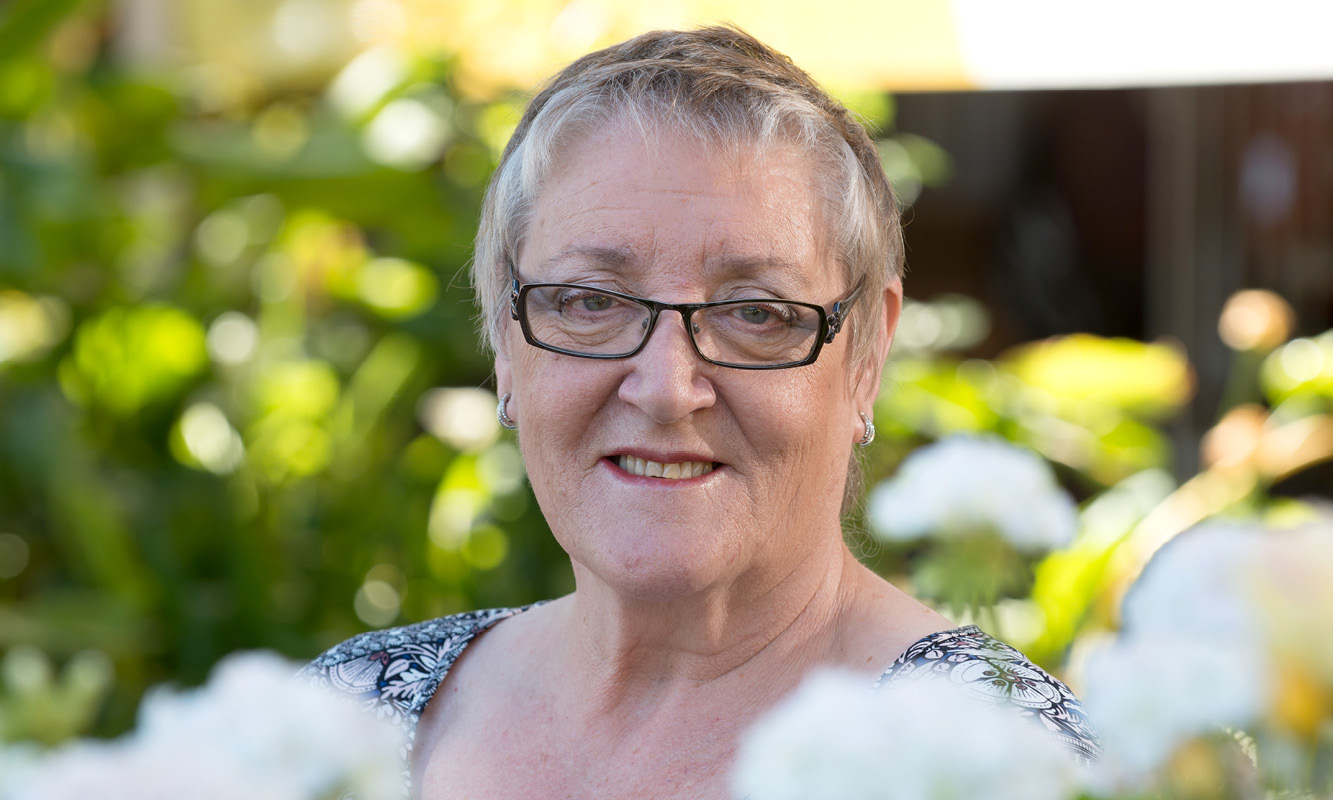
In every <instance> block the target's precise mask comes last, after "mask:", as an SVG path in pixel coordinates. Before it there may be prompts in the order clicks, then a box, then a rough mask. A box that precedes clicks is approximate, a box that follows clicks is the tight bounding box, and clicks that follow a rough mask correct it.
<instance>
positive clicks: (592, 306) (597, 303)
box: [574, 294, 615, 311]
mask: <svg viewBox="0 0 1333 800" xmlns="http://www.w3.org/2000/svg"><path fill="white" fill-rule="evenodd" d="M574 302H575V303H577V304H578V306H579V309H580V310H582V311H605V310H607V309H608V308H610V307H611V306H612V305H614V304H615V301H614V300H612V299H611V298H610V297H607V296H606V295H604V294H590V295H585V296H584V297H580V298H578V299H577V300H575V301H574Z"/></svg>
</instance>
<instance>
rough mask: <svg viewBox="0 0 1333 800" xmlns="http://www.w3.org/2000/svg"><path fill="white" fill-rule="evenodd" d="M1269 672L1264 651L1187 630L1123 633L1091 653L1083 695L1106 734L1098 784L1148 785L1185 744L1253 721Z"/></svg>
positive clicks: (1106, 786) (1116, 786)
mask: <svg viewBox="0 0 1333 800" xmlns="http://www.w3.org/2000/svg"><path fill="white" fill-rule="evenodd" d="M1266 675H1267V670H1266V661H1265V658H1264V656H1263V655H1262V654H1261V653H1259V652H1256V651H1255V650H1253V649H1251V648H1246V647H1239V646H1237V645H1235V643H1234V642H1231V641H1218V640H1211V639H1208V638H1203V637H1194V636H1190V635H1189V633H1188V632H1187V631H1185V630H1180V631H1176V632H1175V633H1174V635H1164V634H1160V633H1158V634H1153V635H1149V636H1139V637H1135V636H1129V637H1121V638H1120V639H1119V640H1117V641H1116V642H1115V643H1113V644H1110V645H1108V646H1106V647H1104V648H1102V649H1101V650H1098V651H1096V652H1094V653H1093V654H1091V655H1090V656H1089V659H1088V664H1087V667H1086V674H1085V677H1086V684H1087V689H1086V691H1085V693H1084V701H1085V708H1086V709H1087V711H1088V718H1089V719H1090V720H1092V722H1093V725H1094V726H1096V728H1097V730H1098V732H1099V733H1100V734H1101V737H1102V747H1103V755H1102V759H1101V761H1100V763H1099V764H1098V765H1097V775H1098V781H1099V786H1100V788H1101V789H1102V790H1103V791H1107V792H1109V791H1115V790H1117V789H1136V788H1141V787H1143V786H1146V785H1147V784H1148V782H1149V781H1150V778H1151V773H1152V772H1153V770H1155V769H1157V768H1158V767H1160V766H1161V765H1162V764H1163V763H1165V762H1166V760H1167V759H1168V758H1169V757H1170V756H1171V754H1172V753H1174V752H1175V751H1176V750H1177V749H1178V748H1179V747H1180V746H1181V745H1182V744H1184V743H1185V742H1187V741H1189V740H1191V739H1193V738H1195V737H1198V736H1201V735H1204V734H1207V733H1210V732H1215V731H1217V730H1220V729H1221V728H1222V727H1223V726H1233V727H1243V726H1246V725H1249V724H1251V723H1252V722H1254V721H1255V719H1256V718H1257V717H1258V715H1259V714H1260V713H1261V712H1262V710H1263V707H1264V703H1265V702H1266V700H1267V678H1266Z"/></svg>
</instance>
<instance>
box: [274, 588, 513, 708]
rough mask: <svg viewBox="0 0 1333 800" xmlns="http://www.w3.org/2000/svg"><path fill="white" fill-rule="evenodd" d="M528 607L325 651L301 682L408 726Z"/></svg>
mask: <svg viewBox="0 0 1333 800" xmlns="http://www.w3.org/2000/svg"><path fill="white" fill-rule="evenodd" d="M527 608H529V606H521V607H517V608H492V609H486V610H482V611H468V612H464V613H462V614H452V615H450V616H447V617H439V618H437V619H432V620H427V621H425V622H418V623H415V624H413V625H405V626H402V627H399V628H390V629H387V630H381V631H370V632H368V633H362V634H358V635H356V636H353V637H352V638H350V639H347V640H346V641H344V642H341V643H339V644H337V645H334V646H333V647H331V648H329V649H328V650H326V651H324V652H323V653H322V654H320V655H319V656H318V657H317V658H315V659H314V660H313V661H311V662H310V663H309V664H307V665H306V666H305V667H304V668H303V669H302V670H301V671H300V673H298V677H300V678H301V679H303V680H307V681H309V682H311V683H313V684H315V685H316V686H319V687H321V688H325V689H328V690H330V691H334V692H337V693H339V694H344V695H349V696H351V697H352V698H353V699H355V700H357V701H358V702H360V703H362V704H363V705H364V706H365V707H366V708H367V710H371V711H374V712H376V714H377V715H378V716H381V717H385V718H388V719H390V720H392V721H394V722H397V723H399V724H407V723H408V721H409V719H410V718H414V717H415V716H416V715H419V714H420V713H421V709H423V708H425V706H426V702H427V701H428V700H430V698H431V696H432V695H433V694H434V693H435V689H436V687H438V686H439V685H440V683H441V681H443V680H444V676H445V675H446V674H448V672H449V668H450V667H451V666H453V663H454V661H455V660H457V658H458V655H459V654H460V653H461V652H462V651H463V649H464V648H465V647H467V645H468V643H469V642H471V641H472V640H473V639H474V638H475V637H476V636H477V635H478V634H480V633H482V632H484V631H485V630H486V629H488V628H490V627H491V626H492V625H494V624H496V623H497V622H499V621H500V620H503V619H507V618H509V617H512V616H514V615H515V614H518V613H520V612H522V611H524V610H526V609H527Z"/></svg>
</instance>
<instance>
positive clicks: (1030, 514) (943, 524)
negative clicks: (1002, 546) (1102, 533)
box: [869, 436, 1078, 551]
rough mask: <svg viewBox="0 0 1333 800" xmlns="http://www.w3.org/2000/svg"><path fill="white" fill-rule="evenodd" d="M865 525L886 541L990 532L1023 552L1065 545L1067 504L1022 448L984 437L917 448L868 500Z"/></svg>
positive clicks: (1073, 518)
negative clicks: (867, 524) (868, 523)
mask: <svg viewBox="0 0 1333 800" xmlns="http://www.w3.org/2000/svg"><path fill="white" fill-rule="evenodd" d="M869 516H870V525H871V527H872V528H873V529H874V530H875V532H876V533H878V534H879V535H880V536H881V537H883V538H886V539H917V538H920V537H923V536H929V535H936V536H942V537H956V536H966V535H969V534H975V533H978V532H984V531H993V532H995V533H997V534H999V535H1000V536H1002V537H1004V539H1006V540H1007V541H1008V542H1009V543H1010V544H1012V545H1013V546H1014V547H1015V548H1017V549H1019V550H1023V551H1040V550H1049V549H1053V548H1057V547H1061V546H1063V545H1066V544H1068V543H1069V542H1070V541H1071V540H1072V539H1073V537H1074V532H1075V529H1076V527H1077V522H1078V520H1077V512H1076V510H1075V507H1074V502H1073V500H1071V499H1070V498H1069V495H1068V494H1066V493H1065V492H1064V490H1063V489H1061V488H1060V486H1059V484H1057V483H1056V481H1055V476H1054V474H1053V473H1052V472H1051V468H1050V466H1049V465H1047V463H1046V462H1045V461H1044V460H1042V458H1041V457H1040V456H1038V455H1036V454H1035V453H1032V452H1031V451H1029V450H1025V449H1023V448H1020V447H1017V446H1015V445H1012V444H1010V443H1008V442H1006V441H1004V440H1002V439H996V438H992V437H975V436H953V437H950V438H948V439H944V440H942V441H939V442H936V443H935V444H933V445H928V446H926V447H923V448H921V449H920V450H917V451H916V452H914V453H912V454H911V455H909V456H908V457H907V458H906V459H905V460H904V461H903V463H902V466H901V467H900V468H899V470H898V474H897V475H896V476H895V477H894V478H892V479H891V480H889V481H886V482H884V483H881V484H880V485H879V486H877V487H875V490H874V491H873V492H872V493H871V495H870V513H869Z"/></svg>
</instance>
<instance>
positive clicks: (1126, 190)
mask: <svg viewBox="0 0 1333 800" xmlns="http://www.w3.org/2000/svg"><path fill="white" fill-rule="evenodd" d="M1018 5H1019V6H1021V8H1018V9H1016V10H1014V11H1013V12H1012V13H1011V14H1009V15H1008V16H1006V17H1005V18H1004V19H995V18H994V17H995V15H994V13H993V12H990V11H987V9H988V8H992V7H996V6H995V4H993V3H983V2H961V1H960V2H955V3H947V2H943V0H936V2H914V3H895V2H856V1H855V0H847V1H846V2H842V3H825V4H822V5H821V11H820V13H819V14H817V15H812V14H810V12H809V10H808V4H798V3H794V2H791V3H782V2H777V3H775V2H772V1H771V0H770V2H766V3H762V4H760V3H751V2H742V0H733V2H728V3H721V2H714V3H705V2H702V1H700V2H686V1H685V0H678V1H677V2H659V3H651V4H649V3H631V2H613V1H612V0H569V1H568V2H565V1H563V0H548V1H546V2H539V1H538V0H509V1H508V2H480V0H470V1H469V2H462V1H461V0H248V2H244V3H241V2H216V1H215V0H119V1H118V2H105V1H104V2H96V1H94V0H83V1H81V0H13V2H10V3H8V4H5V5H0V649H3V650H4V651H5V655H4V657H3V659H0V739H6V738H7V739H34V740H38V741H46V742H56V741H61V740H64V739H66V738H68V737H70V736H72V735H77V734H85V733H95V734H110V733H115V732H118V731H121V730H123V729H125V728H126V727H127V726H128V725H130V724H131V722H132V719H133V709H134V707H135V705H136V703H137V701H138V698H139V696H140V694H141V693H142V691H143V690H144V688H145V687H147V686H148V685H150V684H153V683H157V682H161V681H167V680H171V681H179V682H183V683H194V682H198V681H199V680H200V679H201V678H202V677H203V676H204V674H205V673H206V672H207V670H208V668H209V667H210V666H211V665H212V664H214V663H215V662H216V661H217V660H218V659H219V658H221V657H222V656H223V655H224V654H226V653H229V652H231V651H234V650H237V649H242V648H271V649H275V650H277V651H280V652H282V653H285V654H288V655H290V656H292V657H295V658H302V659H303V658H308V657H310V656H312V655H314V654H315V653H317V652H318V651H320V650H321V649H323V648H324V647H327V646H328V645H330V644H332V643H334V642H336V641H339V640H341V639H343V638H345V637H347V636H349V635H351V634H353V633H356V632H359V631H361V630H365V629H367V628H372V627H383V626H388V625H393V624H401V623H405V622H411V621H417V620H421V619H426V618H429V617H433V616H438V615H441V614H446V613H450V612H455V611H461V610H465V609H470V608H477V607H486V606H496V605H513V604H519V603H525V602H530V601H533V600H537V599H541V598H548V597H552V596H556V595H559V594H561V593H564V592H566V591H568V590H569V589H570V588H571V585H572V579H571V576H570V572H569V568H568V564H567V562H566V560H565V559H564V557H563V554H562V553H561V552H560V550H559V549H558V547H556V545H555V544H554V543H553V542H552V541H551V540H550V536H549V533H548V532H547V530H546V527H545V524H544V522H543V521H542V519H541V517H540V515H539V513H538V511H537V509H536V506H535V503H534V501H533V500H532V497H531V494H530V492H529V490H528V488H527V485H526V482H525V479H524V475H523V467H522V463H521V460H520V458H519V455H518V452H517V449H516V447H515V444H514V440H513V437H512V435H509V434H506V433H504V432H502V431H501V430H500V429H499V427H498V425H497V423H496V419H495V416H494V409H495V403H496V398H495V394H494V391H493V386H492V384H491V382H490V372H491V369H490V364H489V362H488V361H487V360H486V359H485V358H484V357H483V355H482V353H481V352H480V348H479V345H478V342H477V337H476V336H475V332H474V331H475V320H474V313H475V310H474V307H473V306H472V303H471V297H470V291H469V288H468V285H467V279H466V274H465V269H466V264H467V261H468V258H469V256H470V252H471V241H472V237H473V234H474V226H475V221H476V218H477V210H478V206H479V202H480V197H481V191H482V187H483V185H484V184H485V182H486V180H487V178H488V176H489V174H490V171H491V169H492V168H493V166H494V164H495V162H496V159H497V157H498V154H499V152H500V150H501V148H502V147H503V145H504V143H505V141H506V140H507V137H508V135H509V133H510V131H511V130H512V128H513V126H514V124H515V123H516V121H517V117H518V114H519V112H520V109H521V107H522V104H523V102H524V99H525V98H526V97H527V96H528V93H530V92H531V91H532V89H533V88H534V86H535V84H536V82H537V81H539V80H540V79H541V78H542V77H543V76H545V75H548V74H549V73H550V72H551V71H552V70H553V69H555V68H556V67H558V66H559V65H561V64H563V63H565V62H567V61H568V60H569V59H571V58H573V57H576V56H578V55H580V54H582V53H584V52H587V51H588V50H589V49H591V48H594V47H597V46H600V45H602V44H607V43H610V42H613V41H616V40H618V39H621V38H624V37H625V36H628V35H631V34H633V33H636V32H639V31H642V30H646V29H649V28H652V27H656V26H679V25H689V24H694V23H697V22H706V21H715V20H721V19H728V20H732V21H735V22H737V23H739V24H741V25H742V26H744V27H746V28H748V29H749V30H751V31H752V32H753V33H755V34H757V35H759V36H760V37H761V38H765V39H767V40H768V41H770V42H771V43H772V44H774V45H775V46H777V47H779V48H780V49H782V50H784V51H787V52H789V53H790V54H792V55H793V56H794V57H795V59H796V61H797V62H798V63H800V64H802V65H804V66H806V67H808V68H810V69H811V70H812V71H813V72H814V73H815V74H816V76H817V77H819V78H821V79H822V80H824V81H826V82H827V83H828V85H829V86H830V87H831V88H832V89H833V90H834V91H835V92H836V93H838V94H839V95H840V96H841V97H842V98H843V99H844V100H845V101H846V102H847V103H848V104H849V105H850V106H852V107H853V108H854V109H855V110H856V111H857V112H859V113H860V114H861V115H863V117H864V118H865V119H866V120H867V122H868V123H870V124H871V125H872V126H873V127H874V128H875V130H876V131H877V132H878V136H879V145H880V150H881V153H882V156H883V161H884V164H885V167H886V169H887V170H888V172H889V174H890V176H891V178H892V179H893V181H894V182H895V184H896V186H897V188H898V190H899V194H900V196H901V198H902V200H903V203H904V213H905V218H906V220H907V241H908V261H909V265H910V267H909V268H910V273H909V277H908V281H907V295H908V297H909V302H908V304H907V307H906V308H905V310H904V313H903V318H902V325H901V329H900V332H899V336H898V341H897V344H896V350H895V356H894V359H893V362H892V364H891V366H890V368H889V371H888V374H887V376H886V383H885V391H884V392H883V393H882V395H881V401H880V405H879V407H878V408H877V410H876V411H877V413H876V423H877V425H878V427H879V437H880V438H879V440H878V441H877V442H876V444H875V445H874V447H872V448H871V449H870V450H869V452H868V483H867V490H869V489H870V488H872V487H873V486H875V485H876V484H878V483H880V482H881V481H883V480H884V479H886V478H887V477H888V476H890V475H892V474H893V473H894V472H895V470H896V468H897V466H898V464H899V463H900V462H901V461H902V459H903V458H904V457H905V456H906V455H907V454H908V453H909V452H911V451H912V450H913V449H915V448H917V447H918V446H920V445H922V444H923V443H927V442H931V441H934V440H937V439H941V438H944V437H946V436H948V435H949V434H952V433H957V432H972V433H990V434H995V435H997V436H1000V437H1003V438H1005V439H1008V440H1010V441H1013V442H1016V443H1019V444H1021V445H1023V446H1025V447H1027V448H1030V449H1031V450H1033V451H1035V452H1036V453H1038V454H1040V455H1041V456H1042V457H1044V459H1045V460H1046V461H1047V462H1049V463H1050V464H1051V465H1052V466H1053V467H1054V469H1055V474H1056V475H1057V477H1058V478H1059V481H1060V483H1061V484H1062V485H1063V486H1064V487H1065V488H1066V489H1067V490H1068V491H1069V492H1070V493H1072V495H1073V497H1074V498H1075V499H1076V500H1077V501H1078V502H1079V503H1080V511H1079V517H1078V535H1077V537H1076V538H1075V539H1074V541H1073V543H1072V544H1071V545H1069V546H1068V547H1062V548H1060V549H1057V550H1056V551H1054V552H1052V553H1050V554H1049V555H1040V556H1033V555H1030V554H1029V555H1015V556H1013V558H1014V559H1015V560H1014V561H1013V562H1012V565H1013V566H1014V572H1013V575H1014V576H1016V577H1015V578H1014V579H1013V580H1012V581H1011V582H1010V583H1006V584H1003V585H1002V586H1000V587H999V588H998V589H997V590H996V591H997V594H996V595H995V596H994V597H989V598H985V600H986V602H985V603H983V605H985V608H984V609H981V608H979V607H973V606H974V605H975V604H973V603H970V602H969V603H963V604H961V605H959V604H952V603H951V600H950V597H949V596H948V595H947V593H945V594H940V593H939V592H937V591H936V589H938V587H939V585H940V584H939V582H938V577H939V576H938V574H937V573H933V572H931V571H930V570H926V569H922V568H921V565H922V564H923V563H931V562H930V558H929V556H930V554H929V553H928V552H926V551H927V550H928V547H927V546H925V545H922V544H920V543H899V542H884V541H881V540H880V539H879V538H878V537H876V535H875V532H874V531H872V530H871V528H872V527H873V525H872V523H871V522H867V521H866V520H865V519H864V516H865V515H864V513H858V514H856V515H854V517H853V519H851V520H850V521H849V524H848V529H849V532H850V536H851V537H852V538H853V539H854V540H855V541H854V544H855V545H856V547H857V549H858V550H859V551H860V552H862V553H864V555H865V557H866V558H867V560H868V561H869V562H870V563H872V564H873V565H874V566H875V567H876V568H877V569H878V570H880V571H881V573H882V574H884V575H886V576H888V577H890V578H891V579H893V580H895V581H896V582H898V583H900V584H902V585H905V586H908V587H909V588H912V589H914V590H916V591H918V592H919V593H920V594H922V595H923V596H925V597H927V598H929V599H932V600H935V601H937V602H939V603H941V604H942V605H944V606H947V607H948V608H949V609H950V610H956V611H958V612H959V613H964V614H973V613H982V612H983V611H984V614H983V617H984V619H985V620H987V621H988V622H989V624H990V625H991V626H992V627H994V628H996V629H997V632H999V633H1001V634H1002V635H1003V636H1004V637H1005V638H1007V639H1009V640H1010V641H1012V642H1013V643H1014V644H1016V645H1018V646H1020V647H1021V648H1023V649H1025V650H1026V651H1027V652H1028V653H1029V654H1030V655H1032V656H1033V658H1034V659H1035V660H1037V661H1038V662H1039V663H1041V664H1043V665H1044V666H1047V667H1049V668H1051V669H1052V670H1057V671H1061V672H1062V673H1063V672H1066V665H1070V664H1073V665H1075V666H1074V667H1070V668H1069V670H1070V671H1075V670H1076V664H1077V656H1078V642H1079V641H1080V637H1081V636H1085V635H1089V634H1091V633H1095V632H1097V631H1102V630H1109V629H1113V628H1114V627H1115V626H1116V625H1117V622H1118V617H1117V615H1118V601H1119V597H1120V593H1121V592H1122V591H1123V589H1124V587H1125V586H1126V585H1127V584H1128V582H1129V581H1131V580H1132V579H1133V578H1134V577H1135V576H1136V575H1137V574H1138V572H1139V571H1140V570H1141V569H1142V567H1143V565H1144V563H1145V562H1146V560H1147V559H1148V558H1149V557H1150V556H1151V555H1152V554H1153V553H1154V552H1156V551H1157V549H1158V548H1159V547H1161V545H1162V544H1163V543H1165V542H1167V541H1168V540H1170V539H1171V538H1172V537H1174V536H1175V535H1176V534H1177V533H1179V532H1180V531H1182V530H1184V529H1185V528H1187V527H1189V526H1190V525H1192V524H1194V523H1196V522H1198V521H1200V520H1203V519H1205V518H1209V517H1214V516H1219V515H1220V516H1236V517H1252V518H1253V517H1259V518H1263V519H1264V520H1266V521H1269V522H1272V523H1274V524H1279V523H1282V522H1283V521H1284V520H1287V521H1298V520H1302V519H1305V518H1308V517H1309V516H1311V515H1312V514H1314V513H1316V511H1317V509H1319V508H1321V507H1323V508H1325V509H1327V506H1328V504H1329V503H1330V497H1331V496H1333V471H1331V470H1330V463H1329V460H1330V458H1331V457H1333V330H1330V328H1333V161H1331V160H1330V159H1329V157H1328V153H1329V144H1328V143H1329V142H1330V141H1333V85H1331V84H1330V83H1328V82H1327V81H1328V79H1329V78H1330V77H1333V64H1331V63H1330V57H1329V55H1328V54H1329V53H1330V52H1333V49H1330V48H1328V47H1327V45H1326V43H1322V42H1316V44H1318V46H1317V47H1315V46H1313V45H1311V44H1310V43H1309V42H1307V41H1306V40H1305V39H1303V38H1302V37H1309V36H1316V34H1319V35H1323V34H1320V33H1319V32H1320V31H1324V32H1326V31H1327V30H1329V29H1330V27H1329V25H1333V22H1329V25H1326V26H1324V27H1322V28H1321V27H1320V24H1321V23H1322V22H1328V20H1327V17H1328V12H1327V9H1326V8H1324V7H1323V6H1322V5H1320V4H1304V5H1303V4H1298V3H1287V4H1285V5H1283V4H1278V5H1279V6H1281V7H1282V8H1281V9H1279V10H1280V11H1281V12H1282V13H1279V11H1273V12H1272V14H1271V15H1269V16H1265V17H1262V18H1247V20H1246V24H1245V25H1237V24H1229V23H1227V22H1226V20H1225V19H1223V18H1221V17H1218V18H1215V19H1212V21H1211V22H1209V23H1208V25H1210V26H1212V27H1210V28H1208V31H1210V33H1209V35H1208V36H1195V37H1193V38H1194V39H1195V40H1197V43H1198V49H1197V50H1196V51H1188V52H1189V53H1192V55H1193V56H1194V57H1191V58H1184V57H1181V54H1180V52H1179V51H1180V50H1181V49H1182V48H1179V47H1176V45H1179V44H1180V43H1181V42H1184V41H1186V40H1187V39H1188V38H1189V37H1187V36H1186V35H1185V34H1188V33H1189V32H1190V27H1191V26H1192V25H1194V24H1196V23H1198V24H1202V22H1201V18H1200V16H1199V14H1198V10H1199V6H1196V5H1194V4H1182V8H1193V12H1192V13H1186V12H1185V11H1181V12H1180V13H1179V14H1175V15H1167V18H1161V17H1159V16H1155V15H1154V14H1151V13H1147V12H1146V11H1145V10H1144V9H1140V11H1142V12H1143V13H1139V14H1135V13H1132V11H1126V12H1125V13H1124V18H1125V19H1133V20H1135V24H1134V25H1133V26H1129V27H1125V29H1124V30H1121V29H1120V28H1117V29H1116V30H1118V31H1120V32H1119V33H1117V34H1116V36H1115V37H1114V38H1115V40H1116V41H1118V42H1120V43H1121V45H1122V47H1121V48H1120V49H1116V48H1107V47H1105V46H1088V47H1079V46H1077V45H1078V41H1079V37H1080V36H1083V37H1087V36H1088V26H1089V25H1095V24H1096V23H1097V20H1096V19H1095V18H1089V17H1086V16H1078V15H1077V14H1075V16H1074V17H1068V18H1065V17H1061V16H1059V14H1060V13H1063V14H1065V15H1066V16H1068V15H1070V14H1074V12H1070V11H1064V12H1057V11H1056V10H1054V9H1056V8H1062V7H1063V6H1070V5H1078V4H1068V3H1066V4H1063V5H1061V6H1056V5H1054V4H1042V3H1038V2H1027V3H1023V4H1018ZM1130 5H1131V6H1135V5H1136V4H1134V3H1131V4H1130ZM1137 5H1144V4H1141V3H1140V4H1137ZM1161 5H1162V4H1161V3H1155V4H1152V6H1153V8H1154V9H1156V8H1158V7H1159V6H1161ZM1168 5H1169V4H1168ZM1006 7H1009V6H1008V5H1006ZM1145 8H1146V6H1145ZM1283 14H1285V15H1286V16H1285V17H1283V16H1282V15H1283ZM1293 14H1295V15H1297V17H1295V19H1299V18H1300V15H1301V14H1305V15H1306V16H1308V19H1306V20H1305V22H1306V23H1307V24H1293V23H1292V20H1293V19H1294V18H1293V16H1292V15H1293ZM1219 19H1221V21H1218V20H1219ZM1274 20H1285V22H1284V27H1283V28H1282V30H1283V35H1284V36H1285V37H1286V38H1285V39H1284V40H1283V41H1284V42H1285V44H1286V46H1285V47H1281V48H1270V47H1267V44H1268V43H1271V40H1272V38H1273V37H1271V36H1269V35H1268V31H1267V29H1266V28H1265V26H1266V25H1272V24H1274ZM1036 23H1043V24H1036ZM1158 23H1160V24H1161V26H1162V27H1161V28H1154V25H1156V24H1158ZM1117 24H1120V23H1117ZM1172 26H1174V27H1172ZM1122 27H1123V26H1122ZM1173 32H1174V33H1173ZM1108 36H1109V34H1108ZM1023 37H1026V38H1023ZM1245 37H1249V38H1248V41H1236V39H1238V38H1240V39H1244V38H1245ZM1093 38H1094V39H1095V37H1093ZM1096 41H1102V40H1100V39H1097V40H1096ZM1310 41H1312V42H1313V41H1314V40H1313V39H1312V40H1310ZM1248 44H1253V45H1254V46H1237V45H1248ZM1261 45H1262V46H1261ZM1042 47H1045V48H1047V49H1048V50H1049V52H1045V51H1043V52H1045V54H1046V55H1047V56H1049V58H1037V57H1035V56H1034V52H1035V51H1034V48H1042ZM1006 52H1008V53H1011V54H1013V58H1012V59H1010V60H1006V59H1005V58H1004V57H1003V54H1004V53H1006ZM1218 53H1224V54H1225V58H1224V57H1221V56H1218ZM1238 54H1239V55H1238ZM1168 56H1169V57H1168ZM1052 59H1060V60H1052ZM1265 81H1269V82H1265ZM1271 81H1285V82H1283V83H1274V82H1271ZM1038 90H1040V91H1038ZM1006 563H1008V562H1006ZM933 580H934V581H935V582H934V583H932V581H933ZM932 587H935V588H934V589H933V588H932Z"/></svg>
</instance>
